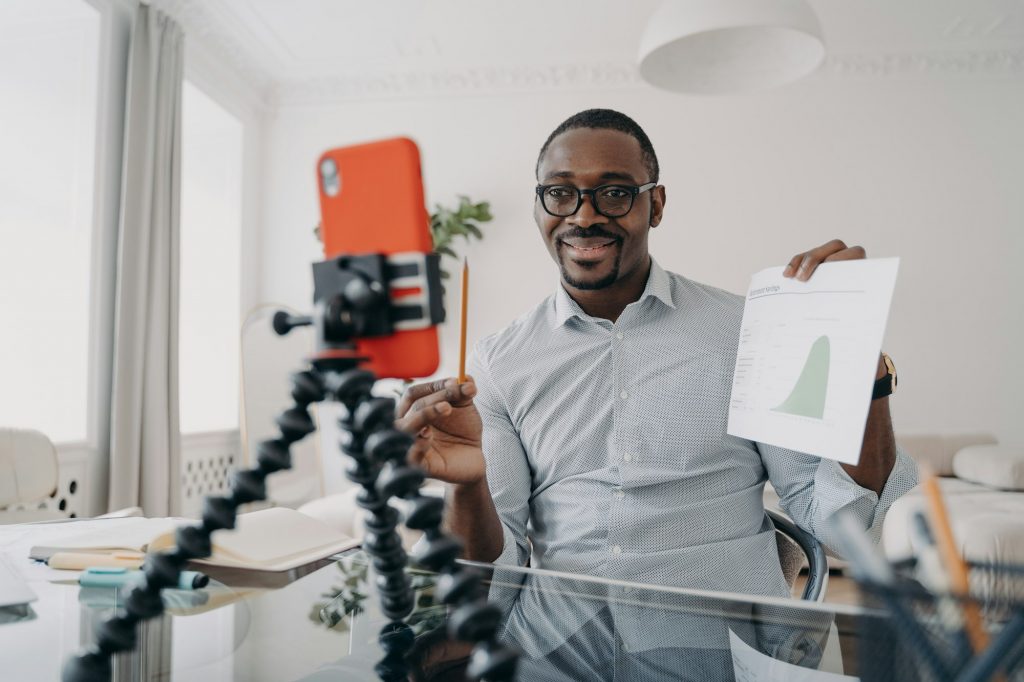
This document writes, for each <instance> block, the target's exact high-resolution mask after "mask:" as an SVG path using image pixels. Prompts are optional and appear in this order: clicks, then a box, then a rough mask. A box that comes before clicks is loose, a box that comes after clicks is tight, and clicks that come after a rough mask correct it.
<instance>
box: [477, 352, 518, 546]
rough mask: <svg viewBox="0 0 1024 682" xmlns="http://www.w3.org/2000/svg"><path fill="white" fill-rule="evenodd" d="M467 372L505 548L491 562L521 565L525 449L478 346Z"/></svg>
mask: <svg viewBox="0 0 1024 682" xmlns="http://www.w3.org/2000/svg"><path fill="white" fill-rule="evenodd" d="M469 374H470V376H472V377H473V379H474V380H475V381H476V386H477V396H476V399H475V400H474V403H475V405H476V409H477V411H478V412H479V413H480V418H481V420H482V421H483V450H484V460H485V462H486V465H487V486H488V488H489V489H490V491H491V497H492V498H493V500H494V507H495V509H496V510H497V512H498V518H500V519H501V525H502V531H503V533H504V536H505V545H504V549H503V550H502V552H501V554H500V555H499V556H498V558H497V559H495V560H494V563H495V564H499V565H506V566H508V565H514V566H524V565H525V564H526V560H527V559H528V558H529V556H530V550H529V545H528V543H527V540H526V525H527V522H528V521H529V518H530V493H531V478H532V477H531V475H530V466H529V462H528V461H527V458H526V451H525V450H524V449H523V443H522V441H521V440H520V438H519V432H518V431H516V428H515V426H514V425H513V423H512V419H511V417H510V416H509V413H508V409H507V407H506V404H507V403H506V402H505V399H504V396H503V395H502V394H501V391H500V389H499V388H498V386H497V385H496V384H495V382H494V380H493V377H492V376H491V372H490V367H489V365H488V363H487V361H486V359H485V358H484V356H483V354H482V353H480V349H479V346H478V347H477V349H476V352H474V354H473V358H472V359H471V360H470V366H469Z"/></svg>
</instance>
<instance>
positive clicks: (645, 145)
mask: <svg viewBox="0 0 1024 682" xmlns="http://www.w3.org/2000/svg"><path fill="white" fill-rule="evenodd" d="M577 128H598V129H604V130H618V131H619V132H623V133H626V134H627V135H629V136H630V137H632V138H633V139H635V140H636V141H637V142H638V143H639V144H640V152H641V153H642V155H643V162H644V166H645V167H646V168H647V172H648V173H649V174H650V176H651V178H650V182H657V181H658V172H659V170H660V169H659V168H658V155H657V154H655V153H654V145H652V144H651V138H649V137H647V133H645V132H644V129H643V128H641V127H640V124H639V123H637V122H636V121H634V120H633V119H631V118H630V117H629V116H626V115H625V114H623V113H622V112H619V111H615V110H613V109H587V110H586V111H581V112H579V113H578V114H573V115H572V116H570V117H569V118H567V119H565V120H564V121H562V123H561V124H560V125H559V126H558V127H557V128H555V130H554V131H553V132H552V133H551V134H550V135H548V139H547V140H545V141H544V145H543V146H542V147H541V148H540V154H538V155H537V167H536V169H535V172H536V174H537V178H538V179H540V160H541V159H543V158H544V152H546V151H547V150H548V147H550V146H551V142H552V141H554V139H555V138H556V137H558V136H559V135H561V134H562V133H564V132H566V131H567V130H576V129H577Z"/></svg>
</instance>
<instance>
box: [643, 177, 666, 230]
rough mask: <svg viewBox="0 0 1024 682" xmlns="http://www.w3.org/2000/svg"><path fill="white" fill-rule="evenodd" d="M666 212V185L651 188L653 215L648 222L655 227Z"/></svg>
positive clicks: (652, 227)
mask: <svg viewBox="0 0 1024 682" xmlns="http://www.w3.org/2000/svg"><path fill="white" fill-rule="evenodd" d="M664 212H665V186H664V185H658V186H657V187H655V188H654V189H652V190H651V215H650V216H649V218H648V220H647V224H648V225H650V226H651V229H654V228H655V227H657V226H658V225H660V224H661V218H662V215H664Z"/></svg>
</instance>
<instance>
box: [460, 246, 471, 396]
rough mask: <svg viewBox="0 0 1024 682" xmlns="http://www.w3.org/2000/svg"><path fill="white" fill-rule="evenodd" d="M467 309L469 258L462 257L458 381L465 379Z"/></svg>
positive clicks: (461, 381)
mask: <svg viewBox="0 0 1024 682" xmlns="http://www.w3.org/2000/svg"><path fill="white" fill-rule="evenodd" d="M468 310H469V260H468V259H466V258H463V259H462V327H461V328H460V329H459V383H460V384H461V383H463V382H465V381H466V320H467V317H468Z"/></svg>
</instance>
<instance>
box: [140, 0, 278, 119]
mask: <svg viewBox="0 0 1024 682" xmlns="http://www.w3.org/2000/svg"><path fill="white" fill-rule="evenodd" d="M152 5H153V6H154V7H156V8H157V9H159V10H161V11H162V12H164V13H165V14H167V15H168V16H170V17H172V18H173V19H175V20H176V21H177V22H178V23H179V24H181V27H182V30H183V31H184V33H185V46H186V50H188V49H189V45H190V44H192V45H194V46H195V47H196V48H197V49H198V50H199V51H200V52H201V53H203V54H205V55H209V56H210V57H212V58H215V59H216V60H217V61H218V62H219V63H220V66H221V67H223V68H224V69H227V70H228V71H231V72H233V73H234V74H235V75H236V76H237V77H238V78H239V79H240V80H241V81H242V83H241V85H242V86H243V87H244V88H245V89H247V90H248V91H249V92H250V95H251V97H253V99H254V100H255V101H257V102H259V103H260V104H261V105H262V106H264V107H266V106H267V104H268V102H267V94H268V93H269V92H270V90H271V87H272V85H273V79H272V77H271V75H270V74H269V73H268V72H267V69H266V67H265V66H264V65H263V64H261V63H260V61H259V60H258V59H255V58H254V45H256V43H255V42H254V41H253V40H252V37H251V36H248V35H246V34H245V33H244V32H239V31H238V30H237V27H238V26H240V25H241V24H240V22H238V21H236V20H235V18H234V17H231V16H229V15H230V12H229V11H228V10H227V9H226V7H225V6H224V5H223V4H222V3H215V2H208V1H204V0H152ZM226 27H235V29H236V30H227V29H226Z"/></svg>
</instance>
